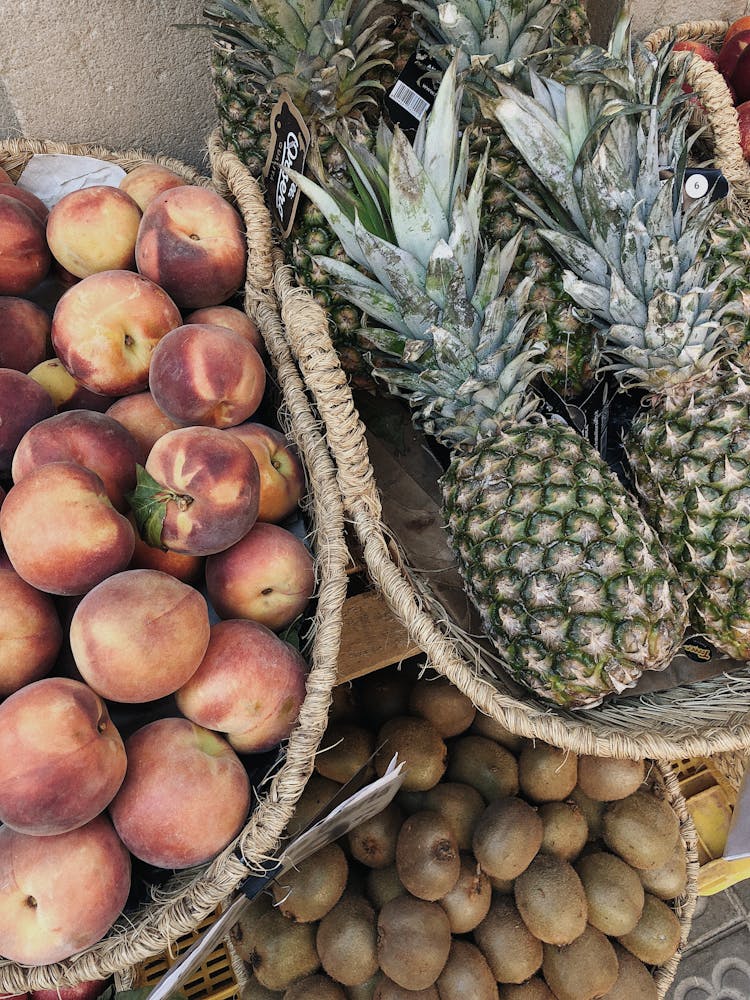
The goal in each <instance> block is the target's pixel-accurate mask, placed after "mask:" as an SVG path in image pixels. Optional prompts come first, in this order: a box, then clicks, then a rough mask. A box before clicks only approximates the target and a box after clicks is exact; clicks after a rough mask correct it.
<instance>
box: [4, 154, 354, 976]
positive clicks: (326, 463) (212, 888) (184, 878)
mask: <svg viewBox="0 0 750 1000" xmlns="http://www.w3.org/2000/svg"><path fill="white" fill-rule="evenodd" d="M209 152H210V163H211V172H212V178H211V179H209V178H207V177H204V176H202V175H200V174H199V173H198V172H197V171H195V170H193V169H191V168H190V167H188V166H185V165H184V164H182V163H180V162H178V161H176V160H173V159H171V158H169V157H152V156H149V155H147V154H145V153H143V152H141V151H138V150H129V151H126V152H112V151H110V150H107V149H103V148H101V147H99V146H93V145H67V144H63V143H56V142H46V141H35V140H11V141H7V142H3V143H0V165H1V166H2V167H4V168H5V169H6V170H8V171H9V172H10V173H11V175H12V176H15V174H17V173H18V171H19V168H21V167H22V166H23V165H24V164H25V163H26V162H27V161H28V159H29V158H30V157H31V156H32V154H34V153H67V154H77V155H88V156H94V157H98V158H100V159H103V160H108V161H112V162H114V163H117V164H119V165H120V166H122V167H123V168H124V169H125V170H126V171H130V170H132V169H134V168H135V167H137V166H139V165H141V164H143V163H153V162H156V163H159V164H161V165H163V166H166V167H168V168H169V169H170V170H173V171H175V172H176V173H178V174H179V175H180V176H182V177H184V178H185V181H186V183H191V184H201V185H206V186H211V185H212V186H213V187H214V188H215V189H216V190H217V191H218V192H219V193H220V194H222V195H224V196H229V197H231V198H232V199H234V201H235V203H236V204H237V207H238V208H239V209H240V210H241V212H242V214H243V216H244V218H245V220H246V222H247V228H248V252H249V259H248V269H247V279H246V285H245V289H244V302H245V308H246V311H247V313H248V314H249V315H250V316H251V317H252V318H253V319H254V320H255V322H256V323H257V324H258V327H259V329H260V330H261V333H262V335H263V337H264V340H265V344H266V347H267V350H268V355H269V358H270V365H271V367H272V370H273V375H274V381H275V383H276V385H277V387H278V391H279V395H280V397H281V400H282V406H281V411H280V414H279V417H280V420H281V422H282V425H283V426H284V429H285V431H286V432H287V433H288V434H289V435H290V437H291V439H292V440H293V441H294V443H295V444H296V445H297V447H298V449H299V452H300V455H301V457H302V460H303V463H304V466H305V471H306V475H307V484H308V492H307V498H306V501H305V513H306V517H307V521H308V524H309V529H310V537H311V542H312V546H313V552H314V556H315V565H316V580H317V585H316V607H315V614H314V619H313V621H312V623H311V624H310V628H309V641H308V644H307V647H306V648H305V649H304V650H303V651H304V653H305V656H306V659H307V660H308V662H309V664H310V672H309V677H308V682H307V694H306V697H305V701H304V703H303V706H302V710H301V713H300V718H299V722H298V725H297V727H296V728H295V730H294V731H293V733H292V734H291V736H290V738H289V740H288V743H287V745H286V747H285V752H284V753H283V754H282V756H281V759H280V761H279V762H278V765H277V766H276V767H275V769H274V773H273V776H272V777H271V778H269V780H268V781H266V782H264V783H263V785H262V787H261V788H259V789H258V790H257V791H258V800H257V804H256V806H255V808H254V810H253V812H252V814H251V815H250V817H249V819H248V822H247V824H246V825H245V827H244V829H243V830H242V831H241V833H240V834H239V835H238V837H237V838H236V839H235V840H234V841H233V842H232V843H231V844H230V845H229V846H228V847H227V848H226V849H225V850H224V851H223V852H222V853H221V854H220V855H219V856H217V857H216V858H215V859H214V860H213V861H212V862H211V863H210V864H208V865H206V866H202V867H201V868H199V869H191V870H189V871H187V872H182V873H179V874H178V875H176V876H173V877H172V878H171V879H170V880H169V881H168V882H167V883H166V884H165V885H160V886H159V888H158V890H157V889H153V890H152V893H151V899H150V900H149V902H148V903H144V904H143V905H142V906H140V907H139V908H138V909H137V910H135V911H134V912H127V913H125V914H123V916H122V918H121V919H120V920H118V921H117V923H116V924H115V926H114V927H113V928H112V929H111V931H110V932H109V933H108V934H107V935H106V936H105V937H104V938H103V939H102V940H101V941H100V942H99V943H97V944H96V945H94V946H92V947H91V948H89V949H87V950H86V951H84V952H81V953H79V954H77V955H75V956H72V957H71V958H70V959H68V960H66V961H64V962H60V963H57V964H54V965H47V966H38V967H34V968H28V967H26V966H19V965H17V964H15V963H13V962H10V961H6V960H0V992H6V993H11V994H15V993H24V992H26V991H27V990H29V989H38V988H47V989H51V988H55V987H57V986H63V985H68V984H73V983H75V982H79V981H83V980H89V979H104V978H107V977H109V976H110V975H112V974H114V973H118V972H119V971H121V970H124V969H128V968H130V967H132V966H134V965H137V964H138V963H140V962H143V961H145V960H146V959H148V958H151V957H153V956H155V955H158V954H160V953H161V952H163V951H164V950H165V949H168V948H169V947H170V945H171V943H172V942H173V941H175V940H176V939H177V938H178V937H179V936H181V935H183V934H188V933H190V932H192V931H193V930H194V928H196V927H197V926H198V925H199V923H200V922H201V921H202V920H204V919H205V918H206V917H207V916H208V915H209V914H211V913H212V912H213V911H214V910H215V909H216V907H217V905H219V904H220V903H221V902H222V901H223V900H225V899H226V898H227V897H228V896H230V895H231V894H232V893H233V892H234V891H235V890H236V889H237V887H238V885H239V884H240V883H241V882H242V881H243V880H244V879H245V878H246V877H247V876H248V875H249V874H250V873H251V872H252V871H257V870H258V869H259V868H260V867H261V865H262V863H263V861H264V860H265V859H267V858H268V856H269V855H270V854H272V853H273V852H274V851H275V850H276V848H277V847H278V844H279V841H280V837H281V835H282V833H283V831H284V828H285V827H286V825H287V823H288V822H289V819H290V818H291V816H292V814H293V812H294V807H295V805H296V802H297V799H298V797H299V795H300V793H301V792H302V790H303V788H304V786H305V784H306V782H307V779H308V777H309V775H310V772H311V770H312V766H313V761H314V756H315V753H316V750H317V747H318V743H319V741H320V739H321V737H322V735H323V732H324V730H325V727H326V722H327V717H328V707H329V702H330V695H331V689H332V687H333V684H334V683H335V680H336V661H337V656H338V649H339V639H340V634H341V610H342V605H343V602H344V598H345V596H346V587H347V576H346V566H347V563H348V561H349V554H348V550H347V547H346V544H345V541H344V534H343V531H344V520H343V510H342V503H341V496H340V493H339V490H338V486H337V482H336V478H335V470H334V467H333V464H332V462H331V458H330V455H329V452H328V449H327V448H326V445H325V442H324V441H323V439H322V437H321V434H320V428H319V423H318V420H317V418H316V416H315V415H314V414H313V412H312V410H311V408H310V404H309V401H308V398H307V396H306V394H305V391H304V386H303V383H302V379H301V376H300V373H299V371H298V368H297V366H296V364H295V363H294V361H293V359H292V356H291V354H290V352H289V348H288V346H287V342H286V340H285V337H284V335H283V331H282V328H281V320H280V316H279V312H278V308H277V306H276V302H275V299H274V295H273V291H272V281H273V269H272V262H271V238H270V232H271V229H270V218H269V216H268V213H267V210H266V208H265V205H264V203H263V200H262V197H261V195H260V193H259V190H258V187H257V185H256V183H255V181H254V180H253V179H252V178H251V177H249V175H248V174H247V171H246V170H245V169H244V168H243V167H242V166H241V164H240V163H239V161H238V160H237V159H236V157H235V156H234V155H233V154H231V153H228V152H225V151H222V150H220V149H218V148H217V146H216V144H215V143H213V142H212V143H211V148H210V150H209ZM14 172H15V173H14ZM207 822H210V817H207Z"/></svg>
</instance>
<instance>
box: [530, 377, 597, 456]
mask: <svg viewBox="0 0 750 1000" xmlns="http://www.w3.org/2000/svg"><path fill="white" fill-rule="evenodd" d="M532 388H533V390H534V392H535V393H536V394H537V396H539V398H540V399H541V400H542V404H543V405H542V412H543V413H544V414H545V415H546V416H552V415H555V416H558V417H562V419H563V420H564V421H565V422H566V423H567V424H570V426H571V427H572V428H573V429H574V430H576V431H578V433H579V434H580V435H581V437H584V438H586V440H587V441H588V442H589V444H591V445H593V446H594V448H596V450H597V451H598V452H599V454H600V455H602V456H604V455H605V454H606V451H607V427H608V425H609V408H610V397H609V386H608V384H607V382H606V381H605V380H604V379H601V380H599V381H598V382H597V383H596V385H595V386H594V389H593V390H592V391H591V393H590V394H589V395H588V396H587V397H586V399H585V400H584V401H583V402H582V403H578V404H575V403H569V402H568V401H567V400H565V399H563V397H562V396H561V395H560V394H559V392H557V390H556V389H553V388H552V386H551V385H550V384H549V382H548V381H547V380H546V379H545V378H544V377H543V376H542V377H540V378H537V379H536V380H535V381H534V382H533V383H532Z"/></svg>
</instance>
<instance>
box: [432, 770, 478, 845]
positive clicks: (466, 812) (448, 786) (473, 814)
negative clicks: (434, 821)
mask: <svg viewBox="0 0 750 1000" xmlns="http://www.w3.org/2000/svg"><path fill="white" fill-rule="evenodd" d="M421 795H422V805H421V807H420V808H422V809H434V810H435V812H439V813H440V815H441V816H443V817H444V818H445V819H446V820H447V822H448V824H449V825H450V827H451V829H452V830H453V835H454V836H455V838H456V843H457V844H458V849H459V850H460V851H468V850H470V848H471V838H472V837H473V835H474V827H475V826H476V823H477V820H478V819H479V817H480V816H481V815H482V813H483V812H484V809H485V805H486V803H485V801H484V799H483V798H482V796H481V795H480V794H479V792H478V791H477V790H476V788H472V786H471V785H465V784H464V783H463V782H459V781H441V782H439V783H438V784H437V785H435V787H434V788H430V789H428V791H426V792H422V793H421Z"/></svg>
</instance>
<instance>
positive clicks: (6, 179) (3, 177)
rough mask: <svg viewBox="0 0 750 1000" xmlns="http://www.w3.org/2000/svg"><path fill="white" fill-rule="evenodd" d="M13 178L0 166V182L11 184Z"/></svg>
mask: <svg viewBox="0 0 750 1000" xmlns="http://www.w3.org/2000/svg"><path fill="white" fill-rule="evenodd" d="M12 183H13V178H12V177H11V176H10V174H9V173H8V171H7V170H6V169H5V168H4V167H0V184H12Z"/></svg>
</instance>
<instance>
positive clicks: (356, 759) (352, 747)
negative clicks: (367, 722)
mask: <svg viewBox="0 0 750 1000" xmlns="http://www.w3.org/2000/svg"><path fill="white" fill-rule="evenodd" d="M374 750H375V736H374V734H373V733H372V732H371V730H369V729H365V727H364V726H358V725H357V724H356V723H353V722H329V724H328V728H327V729H326V731H325V733H324V734H323V739H322V740H321V741H320V750H319V751H318V753H317V754H316V756H315V770H316V771H317V772H318V774H322V775H323V777H324V778H329V779H330V780H331V781H337V782H338V783H339V784H340V785H344V784H346V782H347V781H348V780H349V779H350V778H351V777H353V775H355V774H356V773H357V771H359V770H360V768H362V767H364V766H365V765H366V764H367V761H368V760H369V758H370V757H372V754H373V751H374ZM370 766H371V767H372V765H370ZM370 773H372V772H371V771H370Z"/></svg>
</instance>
